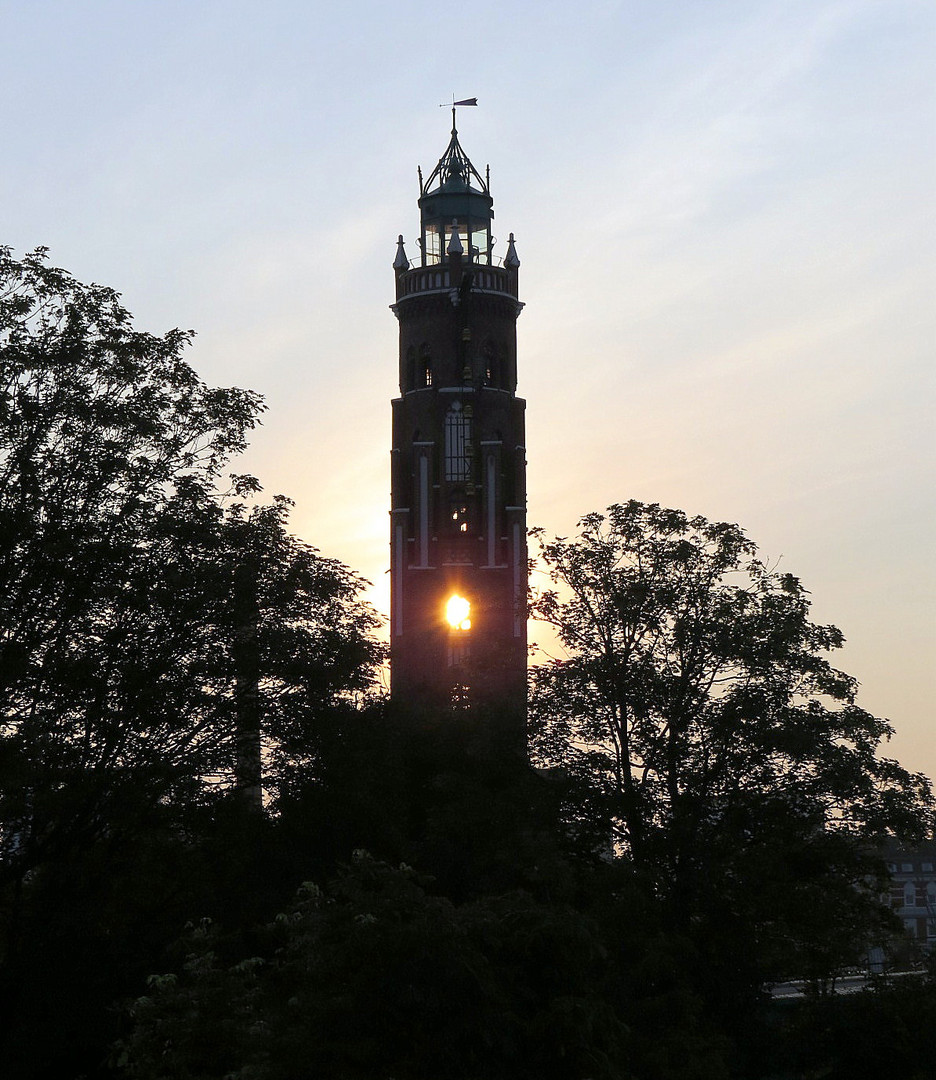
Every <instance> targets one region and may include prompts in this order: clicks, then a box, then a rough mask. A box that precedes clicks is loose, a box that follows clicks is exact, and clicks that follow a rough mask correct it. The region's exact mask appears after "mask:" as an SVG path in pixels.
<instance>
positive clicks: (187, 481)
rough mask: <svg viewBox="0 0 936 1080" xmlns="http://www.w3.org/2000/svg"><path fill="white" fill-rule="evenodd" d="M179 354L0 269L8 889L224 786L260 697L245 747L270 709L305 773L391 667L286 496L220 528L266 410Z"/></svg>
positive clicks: (90, 294)
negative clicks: (304, 751)
mask: <svg viewBox="0 0 936 1080" xmlns="http://www.w3.org/2000/svg"><path fill="white" fill-rule="evenodd" d="M189 339H190V335H189V334H187V333H185V332H182V331H179V330H172V331H170V332H169V333H167V334H165V335H164V336H162V337H156V336H153V335H151V334H146V333H142V332H139V331H136V330H134V329H133V328H132V325H131V321H130V315H129V314H128V313H127V311H126V310H125V309H124V308H123V307H122V306H121V305H120V303H119V300H118V296H117V294H116V293H114V292H113V291H112V290H110V289H106V288H102V287H100V286H96V285H91V286H86V285H82V284H80V283H79V282H77V281H75V280H74V279H73V278H72V277H71V276H70V275H68V274H67V273H65V272H64V271H62V270H58V269H55V268H52V267H50V266H49V265H48V264H47V262H46V260H45V256H44V252H42V251H39V252H36V253H33V254H31V255H27V256H26V257H25V258H24V259H23V260H22V261H17V260H15V259H14V258H13V256H12V255H11V253H10V251H9V250H8V249H0V780H2V784H0V788H2V793H0V830H2V831H0V857H2V858H0V882H2V881H3V880H9V881H18V880H21V879H22V877H23V874H24V873H26V872H27V871H28V870H29V869H30V868H31V867H35V866H38V865H40V864H41V863H42V862H44V861H49V860H50V859H54V858H58V857H60V856H61V854H62V853H63V852H64V851H65V850H67V849H68V848H69V847H73V846H75V845H79V846H80V845H82V844H85V843H87V842H89V840H90V839H92V838H93V837H94V836H100V835H104V834H107V835H113V833H114V832H115V831H116V830H124V831H127V832H129V833H131V834H132V832H133V830H134V829H135V828H137V827H138V824H137V819H138V817H139V815H140V814H141V813H146V812H148V811H149V810H150V809H151V808H152V807H154V806H155V805H157V804H158V803H160V802H162V803H167V802H168V803H174V804H178V805H191V804H192V803H193V800H195V801H197V800H201V799H204V798H205V797H207V796H208V795H209V794H210V792H211V791H212V789H213V788H216V787H218V785H219V784H221V785H222V786H223V785H224V784H226V783H229V782H230V780H231V778H232V776H233V774H234V773H236V772H237V770H238V768H239V767H240V766H242V765H243V755H242V754H241V752H240V751H241V750H242V747H239V746H238V745H236V744H237V743H239V742H241V741H242V740H241V736H242V735H243V733H244V727H245V723H246V726H247V728H248V729H249V728H250V727H251V721H250V718H249V717H248V718H247V721H246V722H245V715H246V714H247V713H248V712H249V709H248V708H247V706H248V705H249V704H250V702H249V700H248V699H249V698H250V697H251V696H252V697H253V698H254V699H255V701H254V704H255V706H256V707H255V710H254V711H255V714H256V715H255V717H254V720H255V721H256V722H253V728H254V730H253V731H252V732H250V734H252V735H253V736H255V737H258V732H257V730H256V728H257V723H259V718H260V716H261V715H263V714H264V712H265V714H266V715H265V716H264V720H265V722H267V723H268V726H269V735H270V738H271V745H272V746H274V747H281V748H283V750H284V753H289V754H295V752H296V750H297V746H298V744H299V743H300V742H301V741H303V740H305V741H306V742H308V741H309V738H308V733H309V728H310V722H311V719H312V717H313V715H314V712H315V710H316V709H321V708H323V707H325V705H326V704H331V703H334V702H335V701H336V700H337V699H340V698H345V697H347V696H348V695H350V694H354V693H359V692H361V691H363V690H364V689H365V688H366V686H367V685H368V684H369V682H370V680H371V679H372V678H373V675H374V672H375V665H376V664H377V662H378V661H379V658H380V650H379V649H378V648H377V647H376V646H375V645H374V644H373V642H372V640H371V639H370V632H371V630H372V629H373V627H374V625H375V617H374V615H373V613H372V612H371V611H370V609H368V608H367V607H366V606H364V605H363V604H362V603H361V601H360V599H359V593H360V590H361V588H362V585H363V583H362V582H361V581H360V579H358V578H357V577H356V576H355V575H353V574H352V573H351V572H350V571H348V570H347V569H346V568H345V567H343V566H342V565H341V564H339V563H337V562H333V561H331V560H324V559H322V558H321V557H320V556H319V555H318V554H317V553H316V552H315V551H314V549H311V548H309V547H307V546H305V545H303V544H301V543H299V542H298V541H297V540H295V539H294V538H292V537H290V536H289V535H288V533H287V532H286V528H285V521H286V513H287V505H288V504H287V502H286V501H285V500H278V501H277V502H276V503H274V504H273V505H272V506H268V507H257V508H255V509H254V510H252V511H250V512H248V511H247V509H246V508H245V507H244V506H243V505H242V504H239V503H237V502H235V503H234V504H233V505H230V506H228V508H227V509H225V508H224V506H223V503H224V499H223V498H222V497H221V495H220V494H219V491H218V487H217V484H218V481H219V479H220V475H221V473H222V471H223V469H224V467H225V466H226V464H227V462H228V459H229V457H230V456H231V455H232V454H234V453H237V452H238V451H240V450H241V449H243V447H244V446H245V442H246V436H247V433H248V432H249V431H250V429H251V428H252V427H253V425H254V424H255V423H256V421H257V417H258V414H259V412H260V410H261V408H262V406H261V403H260V399H259V398H258V397H257V395H256V394H253V393H251V392H249V391H245V390H239V389H212V388H210V387H207V386H205V385H204V384H203V383H202V382H201V381H200V380H199V379H198V378H197V376H196V375H195V373H194V372H193V371H192V369H191V368H190V367H189V366H188V364H187V363H186V362H185V361H184V360H183V359H182V351H183V349H184V347H185V346H186V345H187V343H188V342H189ZM256 490H258V485H257V484H256V481H253V480H252V478H249V477H234V484H233V488H232V489H231V491H230V492H229V493H228V502H230V501H231V499H232V498H234V499H236V498H238V497H242V496H250V495H252V494H254V493H255V492H256ZM253 757H254V759H255V760H256V761H259V754H258V753H254V754H253ZM281 760H282V755H281V756H279V757H278V756H276V754H275V753H274V754H273V756H272V758H271V762H272V763H273V765H274V766H275V767H277V768H278V767H279V764H280V762H281Z"/></svg>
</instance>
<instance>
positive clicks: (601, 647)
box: [531, 501, 932, 984]
mask: <svg viewBox="0 0 936 1080" xmlns="http://www.w3.org/2000/svg"><path fill="white" fill-rule="evenodd" d="M539 536H540V556H541V559H542V562H543V564H544V566H545V568H546V571H547V573H548V574H549V577H550V582H551V587H548V588H546V589H545V590H543V591H541V592H540V593H539V594H538V595H536V596H535V597H534V598H533V602H532V610H533V613H534V615H535V616H536V617H537V618H540V619H542V620H545V621H546V622H548V623H550V624H551V625H552V626H554V627H555V629H556V630H557V632H558V635H559V638H560V640H561V642H562V644H563V645H564V646H565V648H566V650H567V651H568V658H567V659H565V660H562V661H555V662H553V663H550V664H547V665H543V666H541V667H539V668H537V669H536V670H535V671H534V672H533V687H532V694H531V715H532V721H533V731H534V754H535V756H536V759H537V760H538V762H539V763H540V764H541V765H546V766H561V767H562V768H563V769H564V770H566V771H567V773H569V774H570V775H571V776H572V777H573V778H574V779H575V781H576V782H577V784H578V786H579V792H580V797H579V799H578V802H577V806H576V808H574V810H573V814H574V815H577V816H578V818H579V820H580V821H584V822H586V823H590V824H591V825H592V827H594V823H595V821H596V820H597V821H599V822H602V821H603V822H604V823H605V828H606V829H607V833H606V835H607V836H608V838H609V839H613V843H614V845H615V846H616V847H617V848H618V849H619V850H620V851H621V852H622V853H625V854H626V855H627V856H628V857H629V858H630V860H631V861H632V863H633V865H634V866H635V868H636V869H637V870H638V871H639V872H640V873H642V874H643V875H644V876H645V878H646V880H647V882H648V885H649V887H650V888H652V889H653V890H654V892H655V894H656V895H658V896H659V897H660V898H661V899H663V900H665V901H666V902H667V904H668V905H669V906H670V908H671V910H672V912H673V915H674V917H675V918H676V919H677V920H678V921H680V923H681V924H682V925H688V924H689V922H690V920H692V919H693V918H698V917H699V916H700V915H702V914H704V915H705V916H706V918H707V919H708V922H707V923H706V925H707V926H708V928H709V931H711V930H712V929H713V927H715V926H717V925H718V924H719V923H722V924H723V925H724V935H725V936H724V939H723V944H727V943H728V941H729V940H731V939H732V938H733V939H734V941H735V949H736V951H737V952H740V954H741V955H745V950H738V949H737V945H738V940H739V939H738V937H737V935H738V934H741V935H742V937H741V940H747V941H748V942H749V943H750V944H751V945H752V950H753V951H752V952H751V953H750V954H749V955H751V956H752V957H753V956H756V955H758V954H760V955H759V959H760V961H761V962H763V960H764V955H765V953H770V952H771V951H772V952H773V953H774V960H773V962H775V963H778V964H780V965H781V966H782V965H789V964H795V965H808V963H810V962H811V961H810V960H809V954H810V950H812V949H813V948H814V946H815V945H816V943H817V942H819V941H821V940H823V934H826V935H828V933H829V932H830V931H831V930H832V927H831V925H830V922H829V919H828V918H826V919H825V920H823V919H822V918H818V919H817V918H816V917H815V916H816V910H818V911H820V912H821V911H828V910H829V909H828V907H826V906H824V905H823V906H820V907H819V908H818V909H816V910H814V909H815V908H816V901H817V899H818V898H819V897H820V896H821V895H822V893H823V892H824V891H826V890H829V889H833V890H834V892H835V895H836V897H838V898H839V900H841V901H843V902H844V901H846V900H847V898H849V897H856V898H857V897H864V899H865V900H867V901H870V900H871V899H872V896H873V894H874V892H875V888H876V886H874V885H872V886H871V887H870V888H869V885H868V874H869V871H870V869H871V865H872V864H871V863H870V862H869V861H868V860H867V859H866V858H864V857H863V849H862V847H861V846H859V845H858V844H857V843H856V842H857V841H861V842H863V843H864V844H866V845H872V844H873V843H874V842H875V841H876V840H877V839H879V838H881V837H882V836H883V835H884V834H885V832H887V831H888V830H894V831H897V832H899V833H901V834H903V835H904V836H905V837H913V836H917V835H919V834H920V832H921V831H922V830H925V828H926V827H927V823H928V821H929V820H930V818H929V816H928V815H929V814H930V813H931V805H932V804H931V796H930V790H929V784H928V782H927V781H926V779H925V778H924V777H922V776H912V775H910V774H908V773H907V772H905V771H904V770H903V769H901V768H900V766H899V765H898V764H897V763H896V762H894V761H891V760H888V759H886V758H882V757H879V756H878V750H879V747H880V745H881V743H882V741H885V740H886V739H887V738H888V737H889V736H890V733H891V728H890V726H889V724H888V723H887V721H885V720H881V719H878V718H876V717H874V716H872V715H870V714H869V713H867V712H865V711H864V710H863V709H861V708H859V707H858V706H857V705H856V704H855V702H854V697H855V691H856V688H857V684H856V682H855V680H854V679H852V678H851V677H849V676H848V675H845V674H844V673H842V672H841V671H839V670H837V669H836V668H834V667H833V666H832V665H831V664H830V663H829V661H828V659H826V654H827V653H828V652H830V651H832V650H834V649H837V648H839V647H840V646H841V645H842V643H843V637H842V634H841V633H840V631H839V630H837V629H836V628H835V627H834V626H821V625H817V624H815V623H812V622H811V621H810V619H809V599H808V594H807V592H806V590H805V589H804V588H803V586H802V585H801V583H800V582H799V581H798V580H797V579H796V578H795V577H794V576H793V575H791V574H787V573H780V572H778V571H777V570H776V569H772V568H770V567H768V566H767V565H766V564H765V563H764V562H763V561H761V560H760V559H759V558H758V557H757V553H756V548H755V546H754V544H753V543H752V542H751V541H750V540H748V538H747V537H746V536H745V535H744V533H743V532H742V531H741V530H740V529H739V528H738V527H737V526H735V525H728V524H723V523H711V522H708V521H706V520H705V519H704V518H700V517H695V518H689V517H687V516H686V515H685V514H683V513H682V512H680V511H677V510H666V509H663V508H661V507H660V506H658V505H646V504H642V503H638V502H633V501H632V502H629V503H626V504H621V505H615V506H612V507H610V508H609V509H608V511H607V513H606V514H604V515H602V514H590V515H588V516H587V517H585V518H583V519H582V520H581V522H580V532H579V535H578V536H577V537H576V538H574V539H572V540H569V539H566V538H558V539H556V540H552V541H548V540H546V539H545V538H544V537H543V535H542V533H539ZM849 907H852V905H848V904H847V903H846V905H845V908H842V907H838V908H835V909H833V910H836V911H837V916H836V917H837V918H838V919H839V920H840V925H841V921H842V919H843V912H844V911H845V910H846V909H848V908H849ZM860 910H861V912H863V914H862V915H861V919H865V920H866V921H867V920H870V921H872V922H873V921H874V916H873V915H872V907H871V906H868V904H862V905H860ZM851 916H854V919H855V920H857V921H861V919H859V916H858V913H857V909H856V910H853V911H852V912H851ZM851 916H849V918H850V917H851ZM845 921H847V919H846V920H845ZM821 923H824V925H823V926H821V927H820V925H819V924H821ZM861 930H862V927H858V926H856V925H849V928H848V931H847V933H843V934H841V935H840V936H841V937H847V938H848V939H849V941H850V942H851V944H852V946H859V947H860V941H861V932H860V931H861ZM755 941H756V942H757V945H756V948H753V946H754V944H755ZM814 959H815V958H814ZM827 960H828V958H827ZM764 974H765V973H764V971H763V969H760V970H753V971H752V972H751V973H750V979H751V981H752V984H753V983H754V982H756V980H757V978H763V977H764Z"/></svg>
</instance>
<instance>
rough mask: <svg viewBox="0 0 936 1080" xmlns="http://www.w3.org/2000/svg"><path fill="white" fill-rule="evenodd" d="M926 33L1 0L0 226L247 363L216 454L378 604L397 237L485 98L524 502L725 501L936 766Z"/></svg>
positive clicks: (866, 4)
mask: <svg viewBox="0 0 936 1080" xmlns="http://www.w3.org/2000/svg"><path fill="white" fill-rule="evenodd" d="M934 60H936V6H934V5H933V4H932V3H931V2H930V0H926V2H922V0H919V2H915V0H839V2H832V0H809V2H798V0H782V2H779V0H778V2H768V0H744V2H741V0H707V2H702V0H698V2H694V3H690V2H687V0H682V2H674V3H665V2H663V0H656V2H650V0H635V2H624V0H621V2H604V3H600V2H596V0H584V2H580V3H578V4H577V5H576V6H575V7H574V9H573V7H572V5H571V4H568V3H563V4H558V3H536V4H533V3H523V2H521V3H514V4H512V5H506V4H504V3H503V2H502V0H501V2H498V3H491V2H488V0H479V2H475V3H473V4H471V5H461V6H455V5H440V4H437V3H433V4H430V3H424V2H415V3H409V4H407V3H400V4H386V3H375V2H370V3H354V2H351V3H348V4H346V5H344V6H343V7H339V6H338V5H334V4H331V3H329V4H323V3H293V2H286V0H266V2H264V3H262V4H261V3H245V2H220V0H218V2H194V0H185V2H180V0H176V2H159V0H120V2H118V0H111V2H105V0H82V2H78V0H59V2H49V0H30V2H28V3H27V2H25V0H18V2H15V3H14V2H8V0H7V2H5V0H0V80H2V84H3V93H2V94H0V125H2V128H0V129H2V138H3V142H2V145H3V159H2V167H0V242H2V243H8V244H12V245H13V246H14V248H16V249H17V250H18V251H20V252H21V251H23V250H25V249H27V248H31V247H34V246H35V245H38V244H45V245H48V246H49V247H50V248H51V254H52V258H53V260H54V261H55V262H56V263H57V264H58V265H62V266H65V267H67V268H68V269H70V270H71V271H72V272H73V273H75V274H76V276H78V277H79V278H81V279H83V280H95V281H100V282H102V283H106V284H109V285H112V286H114V287H115V288H117V289H119V290H120V291H121V292H122V293H123V294H124V298H125V301H126V303H127V306H128V307H129V308H130V309H131V310H132V311H133V312H134V313H135V315H136V317H137V322H138V324H139V325H140V326H142V327H144V328H146V329H150V330H153V331H161V330H164V329H167V328H169V327H170V326H175V325H181V326H185V327H192V328H194V329H196V330H197V331H198V335H199V336H198V338H197V341H196V344H195V346H194V348H193V349H192V350H191V353H190V360H191V362H192V363H193V364H194V365H195V367H196V368H197V369H198V370H199V372H200V373H201V374H202V376H203V377H204V378H205V379H206V380H207V381H209V382H212V383H215V384H219V385H231V384H237V385H243V386H249V387H251V388H253V389H256V390H259V391H260V392H262V393H263V394H265V395H266V397H267V401H268V404H269V412H268V413H267V416H266V419H265V426H264V428H263V429H262V430H261V431H260V432H258V434H257V437H256V439H255V442H254V447H253V449H252V450H251V451H250V453H249V455H248V458H247V460H246V461H245V462H244V463H243V466H242V467H243V468H249V469H252V470H253V471H255V472H257V473H258V474H259V475H260V477H261V479H262V480H263V481H264V483H265V485H266V488H267V490H268V492H270V493H273V492H276V491H282V492H284V493H286V494H289V495H291V496H292V497H293V498H295V499H296V501H297V504H298V505H297V508H296V513H295V517H294V527H295V530H296V531H297V532H298V533H299V534H300V535H302V536H303V537H304V538H305V539H307V540H309V541H311V542H312V543H314V544H316V545H317V546H319V547H320V548H322V550H323V551H325V552H326V553H327V554H329V555H335V556H337V557H339V558H342V559H344V560H345V561H346V562H348V563H350V564H351V565H352V566H354V567H355V568H357V569H360V570H361V571H362V572H364V573H365V574H367V575H368V576H369V577H371V578H372V579H373V580H375V581H376V582H378V586H379V587H378V589H377V592H376V599H377V602H378V603H379V604H380V605H385V603H386V588H385V584H386V579H385V575H384V573H383V571H384V570H385V568H386V566H387V517H386V511H387V506H388V486H389V481H388V475H387V471H388V447H389V431H390V424H389V419H390V412H389V404H388V402H389V399H390V397H391V396H392V395H393V393H394V392H395V388H394V378H395V374H396V357H395V352H396V324H395V320H394V319H393V316H392V315H391V313H390V312H389V310H388V305H389V304H390V302H391V300H392V292H393V282H392V272H391V268H390V263H391V261H392V258H393V254H394V245H395V240H396V236H397V234H398V233H399V232H402V233H403V234H404V235H405V236H406V237H407V239H409V240H410V241H411V240H412V236H413V234H414V230H415V227H416V223H417V213H416V203H415V199H416V165H417V163H419V164H422V166H423V167H424V169H429V168H431V167H432V166H433V165H434V164H435V162H436V160H437V159H438V157H439V155H440V154H441V153H442V150H443V149H444V147H445V144H446V140H447V136H448V127H449V114H448V113H447V112H446V111H445V110H444V109H439V108H438V104H439V103H440V102H444V101H448V100H451V96H452V94H453V93H454V94H455V95H456V96H458V97H467V96H471V95H477V97H478V98H479V101H480V107H479V108H478V109H473V110H463V111H462V113H461V114H460V120H459V128H460V132H461V136H462V143H463V145H464V147H465V149H466V150H467V151H468V153H469V155H470V156H471V157H472V160H473V161H474V163H475V164H476V165H477V166H478V167H479V168H483V166H484V165H485V164H487V163H488V162H490V164H491V182H492V189H493V193H494V197H495V211H496V215H497V217H496V222H495V225H496V227H495V234H496V235H497V236H498V237H499V238H500V240H501V245H502V246H501V249H500V250H501V252H502V251H503V242H504V241H505V239H506V235H507V233H508V232H511V231H512V232H514V233H516V235H517V244H518V251H519V254H520V258H521V260H522V263H523V265H522V268H521V295H522V298H523V299H524V300H525V301H526V303H527V307H526V310H525V311H524V313H523V315H522V316H521V319H520V324H519V335H520V391H521V393H522V394H523V396H525V397H526V398H527V401H528V440H527V441H528V447H529V450H528V456H529V461H530V466H529V471H530V506H529V517H530V522H531V524H541V525H543V526H545V527H546V528H547V529H548V530H552V531H557V532H562V533H568V532H570V531H571V530H572V529H573V527H574V523H575V520H576V519H577V517H579V516H580V515H581V514H583V513H585V512H587V511H590V510H593V509H600V508H602V507H604V506H605V505H607V504H608V503H610V502H613V501H620V500H624V499H627V498H638V499H643V500H647V501H658V502H661V503H664V504H667V505H671V506H678V507H682V508H684V509H686V510H687V511H689V512H691V513H701V514H704V515H706V516H707V517H711V518H719V519H725V520H731V521H738V522H740V523H741V524H743V525H744V526H745V527H746V528H747V530H748V532H749V533H750V535H751V536H752V537H753V538H754V539H756V540H757V541H758V542H759V543H760V544H761V545H762V548H763V550H764V552H765V554H766V555H767V556H768V557H770V558H782V563H781V565H782V566H783V567H784V568H785V569H787V570H789V571H791V572H793V573H796V574H798V575H799V576H800V577H801V578H802V579H803V580H804V582H805V584H806V585H807V587H809V588H810V589H811V590H812V592H813V594H814V600H815V613H816V617H817V618H819V619H821V620H825V621H834V622H836V623H837V624H838V625H840V626H841V627H842V629H843V630H844V632H845V634H846V637H847V638H848V640H849V644H848V646H847V649H846V650H845V652H844V653H843V654H841V656H840V657H839V661H840V663H841V665H842V666H843V667H845V668H846V669H847V670H849V671H850V672H852V673H853V674H855V675H856V676H857V677H858V678H859V679H860V680H861V682H862V684H863V691H862V697H861V699H860V700H861V703H862V704H864V705H865V706H866V707H867V708H870V709H872V710H873V711H875V712H878V713H880V714H883V715H887V716H890V717H891V718H892V720H893V721H894V723H895V724H896V725H897V728H898V737H897V739H896V740H895V742H894V743H893V744H892V747H891V751H892V753H893V754H894V755H895V756H898V757H899V758H900V759H901V760H902V761H903V763H904V764H905V765H907V766H908V767H910V768H914V769H923V770H925V771H927V772H929V773H930V774H931V775H932V774H936V734H934V723H933V720H934V709H933V705H932V699H933V692H932V687H931V671H932V670H933V667H934V661H936V655H934V649H933V642H934V633H933V631H934V594H936V587H934V585H936V581H934V579H936V574H934V559H933V544H932V537H933V535H934V531H936V528H934V527H936V521H934V512H933V511H934V499H933V480H934V476H933V472H934V468H933V466H934V436H933V420H932V413H933V375H932V370H933V353H934V344H936V319H934V315H933V309H934V304H933V286H934V278H936V273H934V262H936V260H934V252H936V229H934V213H933V191H934V180H936V147H934V143H936V97H934V88H933V71H934V68H936V65H934ZM412 253H413V250H412V243H411V254H412ZM349 446H353V447H354V450H353V451H350V450H348V449H347V448H348V447H349ZM533 636H534V638H535V637H536V636H537V635H536V633H535V631H534V633H533Z"/></svg>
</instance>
